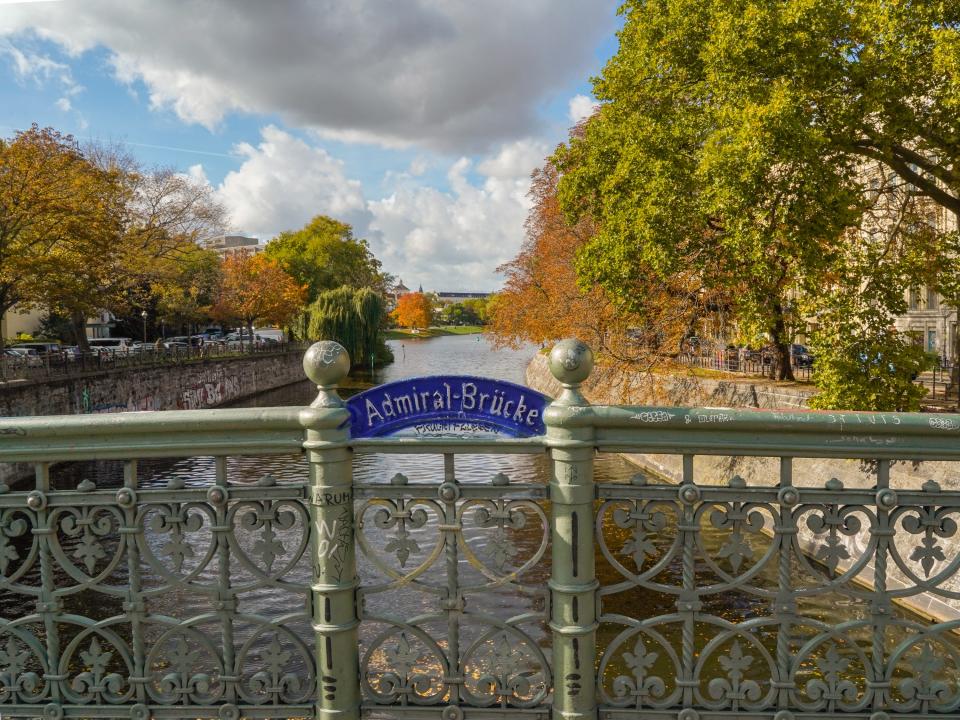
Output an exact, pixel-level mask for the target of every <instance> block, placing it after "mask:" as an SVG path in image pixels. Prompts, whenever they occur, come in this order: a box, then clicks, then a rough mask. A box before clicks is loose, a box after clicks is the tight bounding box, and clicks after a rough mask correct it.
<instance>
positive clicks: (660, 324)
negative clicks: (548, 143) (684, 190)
mask: <svg viewBox="0 0 960 720" xmlns="http://www.w3.org/2000/svg"><path fill="white" fill-rule="evenodd" d="M558 180H559V175H558V173H557V170H556V168H555V167H554V166H553V165H552V164H550V163H548V164H547V165H546V166H545V167H544V168H542V169H540V170H537V171H535V172H534V173H533V183H532V185H531V190H530V198H531V200H532V201H533V204H532V207H531V210H530V214H529V215H528V217H527V222H526V230H527V239H526V241H525V242H524V244H523V247H522V248H521V250H520V253H519V254H518V255H517V257H516V258H514V259H513V260H511V261H510V262H508V263H506V264H505V265H502V266H501V267H499V268H498V271H499V272H501V273H503V274H504V275H505V276H506V282H505V284H504V287H503V289H502V291H501V292H499V293H497V294H496V295H495V296H494V297H493V298H492V299H491V301H490V302H489V303H488V312H489V317H490V326H489V331H490V332H491V333H492V335H493V338H494V341H495V342H496V343H498V344H500V345H508V346H512V347H517V346H519V345H521V344H523V343H527V342H535V343H539V344H547V343H551V342H554V341H556V340H558V339H561V338H564V337H578V338H581V339H582V340H584V341H585V342H587V343H588V344H589V345H590V346H591V347H592V348H593V349H594V350H595V351H596V352H597V353H598V355H600V357H601V358H602V360H603V366H604V368H605V369H606V370H608V371H609V373H608V375H607V376H606V378H605V381H606V382H608V383H610V384H618V385H621V386H622V387H624V392H626V391H627V389H628V385H629V386H632V385H633V384H634V383H636V382H637V381H638V380H640V379H641V378H640V374H639V373H638V371H641V373H642V371H646V370H650V369H652V368H653V367H654V366H656V365H661V364H663V363H666V362H669V361H670V360H671V359H672V358H673V357H674V356H675V355H676V353H677V351H678V350H679V347H680V343H681V340H682V339H683V337H684V336H685V334H687V332H688V330H689V328H690V327H691V326H692V325H693V324H694V322H695V320H696V318H698V317H700V316H701V315H703V314H704V312H705V296H704V295H703V294H701V293H699V292H698V289H699V285H698V283H697V278H696V277H695V276H693V275H686V276H684V275H680V274H677V275H674V276H671V279H670V283H664V282H661V281H659V280H657V279H656V278H654V277H653V276H650V277H649V278H648V277H647V276H645V275H643V274H640V275H638V276H637V278H635V279H634V280H632V283H633V284H632V285H631V294H632V295H634V296H635V299H634V301H633V302H632V303H631V305H630V307H623V306H621V305H619V304H618V303H617V302H615V300H614V299H613V298H612V297H611V296H610V294H608V293H607V292H606V291H605V290H604V289H603V288H602V287H601V286H600V285H598V284H596V283H590V282H581V281H580V278H578V276H577V271H576V258H577V255H578V253H579V252H580V251H581V249H582V248H583V247H584V245H585V244H586V243H588V242H589V241H590V239H591V238H592V237H593V234H594V225H593V222H592V221H591V220H590V218H588V217H581V218H580V219H579V220H578V221H577V222H575V223H573V224H569V223H568V222H567V220H566V218H565V217H564V215H563V213H562V212H561V210H560V207H559V202H558V198H557V192H556V190H557V182H558Z"/></svg>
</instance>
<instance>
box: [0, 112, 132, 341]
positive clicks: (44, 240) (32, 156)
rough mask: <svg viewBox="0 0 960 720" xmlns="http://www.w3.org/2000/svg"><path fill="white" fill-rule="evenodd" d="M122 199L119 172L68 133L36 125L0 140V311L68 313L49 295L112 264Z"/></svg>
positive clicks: (83, 281) (81, 282)
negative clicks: (20, 308)
mask: <svg viewBox="0 0 960 720" xmlns="http://www.w3.org/2000/svg"><path fill="white" fill-rule="evenodd" d="M126 199H127V197H126V194H125V191H124V186H123V177H122V174H121V173H118V172H116V171H114V170H110V169H102V168H98V167H96V166H95V165H94V164H92V163H90V162H89V161H88V160H87V159H86V158H85V157H84V156H83V154H82V153H81V152H80V149H79V147H78V145H77V143H76V142H75V140H74V139H73V138H72V137H71V136H69V135H62V134H60V133H58V132H57V131H55V130H52V129H50V128H44V129H40V128H39V127H37V126H36V125H34V126H32V127H31V128H30V129H29V130H26V131H23V132H18V133H17V134H16V135H15V136H14V137H13V139H12V140H3V139H0V315H2V314H3V313H5V312H7V311H8V310H9V309H10V308H12V307H13V306H14V305H17V304H22V305H24V306H30V305H39V304H46V305H47V306H48V309H50V310H53V311H55V312H56V311H61V310H68V311H69V309H68V308H65V307H64V306H63V305H62V304H60V303H57V302H55V301H54V302H50V300H51V299H54V300H55V299H56V297H57V296H58V295H59V294H60V293H61V292H63V291H70V290H73V289H75V288H79V287H82V286H84V285H85V284H86V281H87V279H88V278H96V277H99V276H100V275H101V274H102V272H103V270H104V268H105V267H106V268H111V267H113V266H114V258H115V257H116V254H117V251H116V245H117V241H118V238H119V237H120V236H121V234H122V224H123V215H124V203H125V202H126ZM85 340H86V338H85V337H84V338H82V340H81V342H85ZM2 345H3V338H0V348H2Z"/></svg>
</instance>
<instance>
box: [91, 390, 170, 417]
mask: <svg viewBox="0 0 960 720" xmlns="http://www.w3.org/2000/svg"><path fill="white" fill-rule="evenodd" d="M76 407H78V408H79V409H80V413H81V414H84V415H96V414H99V413H117V412H137V411H142V410H162V409H163V401H162V398H160V397H159V396H158V395H153V394H148V395H144V396H142V397H137V396H136V395H134V394H133V393H131V394H130V395H128V396H127V401H126V402H119V401H117V400H111V401H107V402H94V401H93V399H92V398H91V395H90V388H86V387H85V388H83V389H82V390H81V391H80V392H79V393H78V396H77V402H76Z"/></svg>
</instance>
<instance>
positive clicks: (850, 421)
mask: <svg viewBox="0 0 960 720" xmlns="http://www.w3.org/2000/svg"><path fill="white" fill-rule="evenodd" d="M560 425H561V426H562V427H570V428H574V427H592V428H594V429H595V431H596V433H595V438H594V439H593V444H594V445H595V446H596V447H597V448H598V449H600V450H603V451H608V452H650V453H658V452H659V453H685V454H700V455H754V456H772V455H778V456H795V457H844V458H871V459H876V458H889V459H910V460H960V415H945V414H930V413H874V412H835V411H815V410H745V409H732V408H676V407H639V406H638V407H626V406H622V407H621V406H596V407H592V408H590V412H588V413H581V414H576V415H571V416H570V417H567V418H563V420H562V421H561V422H560Z"/></svg>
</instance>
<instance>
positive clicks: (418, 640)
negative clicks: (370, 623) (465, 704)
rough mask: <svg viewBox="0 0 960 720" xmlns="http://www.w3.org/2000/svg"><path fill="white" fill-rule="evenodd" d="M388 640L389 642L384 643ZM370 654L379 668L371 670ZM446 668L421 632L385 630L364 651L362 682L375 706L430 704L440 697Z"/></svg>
mask: <svg viewBox="0 0 960 720" xmlns="http://www.w3.org/2000/svg"><path fill="white" fill-rule="evenodd" d="M390 638H393V642H391V643H389V644H388V643H387V641H388V640H389V639H390ZM374 653H376V654H377V655H378V657H379V658H380V660H381V662H380V663H378V664H380V665H381V667H378V668H373V667H371V657H372V655H373V654H374ZM446 666H447V663H446V659H445V657H444V655H443V652H442V651H441V650H440V648H438V647H436V645H435V644H434V643H433V641H431V640H429V639H428V638H427V637H426V636H425V635H424V633H423V632H422V631H420V630H417V629H414V628H410V629H401V630H399V632H397V631H396V630H394V631H387V632H385V633H383V634H382V635H381V636H380V638H379V641H378V642H374V644H373V646H372V647H371V648H370V649H369V650H368V651H367V654H366V657H365V658H364V661H363V667H364V668H365V672H364V673H363V681H364V685H365V686H366V687H367V689H368V691H370V694H371V696H372V698H373V700H374V701H375V702H377V703H380V704H392V703H397V702H399V703H400V704H401V705H408V704H416V705H433V704H436V703H438V702H440V701H442V700H443V698H444V695H445V691H446V687H445V685H444V684H443V675H444V674H445V672H446Z"/></svg>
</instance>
